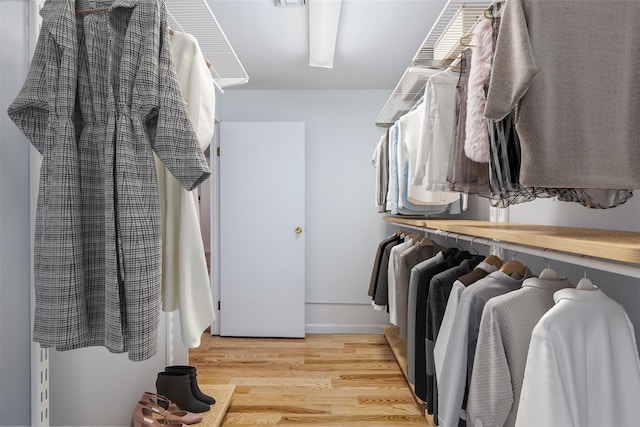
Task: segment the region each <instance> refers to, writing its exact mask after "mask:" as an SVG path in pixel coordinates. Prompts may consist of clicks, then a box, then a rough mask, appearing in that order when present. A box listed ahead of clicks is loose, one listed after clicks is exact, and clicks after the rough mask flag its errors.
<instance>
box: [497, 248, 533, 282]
mask: <svg viewBox="0 0 640 427" xmlns="http://www.w3.org/2000/svg"><path fill="white" fill-rule="evenodd" d="M517 254H518V253H517V252H516V253H514V254H513V257H511V260H509V261H507V262H505V263H504V264H502V267H500V271H501V272H502V273H504V274H506V275H507V276H511V275H512V274H513V273H518V274H519V275H520V276H522V277H524V275H525V273H526V271H527V267H525V266H524V265H523V264H522V263H521V262H520V261H516V260H515V259H514V258H515V256H516V255H517Z"/></svg>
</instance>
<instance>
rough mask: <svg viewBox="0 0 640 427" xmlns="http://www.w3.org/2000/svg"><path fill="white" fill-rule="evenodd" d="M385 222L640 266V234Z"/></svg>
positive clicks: (494, 224) (393, 218) (475, 223)
mask: <svg viewBox="0 0 640 427" xmlns="http://www.w3.org/2000/svg"><path fill="white" fill-rule="evenodd" d="M384 220H385V221H391V222H395V223H399V224H406V225H411V226H414V227H424V228H430V229H437V230H443V231H448V232H451V233H459V234H466V235H470V236H477V237H483V238H486V239H493V240H500V241H502V242H510V243H517V244H521V245H527V246H532V247H536V248H547V249H552V250H556V251H562V252H568V253H572V254H577V255H585V256H591V257H597V258H602V259H607V260H614V261H620V262H630V263H635V264H639V263H640V232H633V231H617V230H604V229H595V228H577V227H558V226H550V225H530V224H518V223H504V222H489V221H467V220H449V219H430V218H415V217H414V218H403V217H398V216H385V217H384Z"/></svg>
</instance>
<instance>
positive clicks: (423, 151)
mask: <svg viewBox="0 0 640 427" xmlns="http://www.w3.org/2000/svg"><path fill="white" fill-rule="evenodd" d="M434 96H435V89H434V87H433V84H432V82H431V79H429V80H427V84H426V86H425V90H424V101H423V102H424V104H425V105H424V107H425V108H423V109H422V111H424V117H423V119H422V131H421V132H420V135H421V137H420V142H419V143H418V152H417V154H416V167H415V170H414V171H413V174H412V176H410V177H409V178H410V179H411V183H412V184H413V185H419V186H421V187H422V186H423V184H424V177H425V175H426V173H427V162H428V161H429V154H430V152H431V144H432V142H433V120H434V117H435V109H434V108H433V107H432V105H431V98H432V97H434ZM434 101H435V100H434Z"/></svg>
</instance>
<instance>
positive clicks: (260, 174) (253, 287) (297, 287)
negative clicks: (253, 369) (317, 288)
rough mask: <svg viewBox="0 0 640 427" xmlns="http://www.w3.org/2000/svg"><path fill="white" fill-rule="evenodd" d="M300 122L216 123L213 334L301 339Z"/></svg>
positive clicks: (302, 189)
mask: <svg viewBox="0 0 640 427" xmlns="http://www.w3.org/2000/svg"><path fill="white" fill-rule="evenodd" d="M304 152H305V150H304V123H302V122H269V123H266V122H265V123H262V122H260V123H245V122H242V123H241V122H238V123H221V125H220V249H219V250H220V335H223V336H247V337H304V329H305V307H304V305H305V301H304V295H305V224H304V219H305V197H304V195H305V182H304V171H305V167H304V165H305V155H304Z"/></svg>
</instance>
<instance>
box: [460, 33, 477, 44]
mask: <svg viewBox="0 0 640 427" xmlns="http://www.w3.org/2000/svg"><path fill="white" fill-rule="evenodd" d="M469 37H473V33H469V34H467V35H464V36H462V37H460V45H462V46H464V47H475V46H474V45H472V44H471V43H467V38H469Z"/></svg>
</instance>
